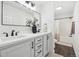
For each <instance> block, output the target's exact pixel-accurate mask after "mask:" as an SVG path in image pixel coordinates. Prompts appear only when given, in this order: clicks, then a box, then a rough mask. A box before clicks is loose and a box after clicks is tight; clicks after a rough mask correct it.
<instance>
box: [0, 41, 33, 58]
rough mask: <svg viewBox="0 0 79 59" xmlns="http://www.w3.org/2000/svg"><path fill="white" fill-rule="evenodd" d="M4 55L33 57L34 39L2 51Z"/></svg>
mask: <svg viewBox="0 0 79 59" xmlns="http://www.w3.org/2000/svg"><path fill="white" fill-rule="evenodd" d="M1 56H2V57H31V56H33V49H32V41H29V42H24V43H21V44H19V45H16V46H13V47H10V48H8V49H4V50H2V51H1Z"/></svg>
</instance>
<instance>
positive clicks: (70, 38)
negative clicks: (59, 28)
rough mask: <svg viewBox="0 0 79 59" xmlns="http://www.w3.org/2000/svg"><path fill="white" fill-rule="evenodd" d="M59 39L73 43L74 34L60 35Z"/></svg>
mask: <svg viewBox="0 0 79 59" xmlns="http://www.w3.org/2000/svg"><path fill="white" fill-rule="evenodd" d="M59 41H60V42H64V43H67V44H71V45H72V41H73V36H72V37H70V36H60V40H59Z"/></svg>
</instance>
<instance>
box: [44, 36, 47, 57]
mask: <svg viewBox="0 0 79 59" xmlns="http://www.w3.org/2000/svg"><path fill="white" fill-rule="evenodd" d="M43 41H44V48H43V49H44V56H45V55H46V54H47V53H48V39H47V35H45V36H43Z"/></svg>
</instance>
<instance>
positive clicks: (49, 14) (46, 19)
mask: <svg viewBox="0 0 79 59" xmlns="http://www.w3.org/2000/svg"><path fill="white" fill-rule="evenodd" d="M44 3H45V4H44V5H42V6H41V7H42V8H41V22H42V25H41V26H42V32H43V31H44V29H43V28H44V24H45V23H47V31H49V32H52V35H53V38H54V3H53V2H48V1H47V2H44ZM52 42H53V39H52V40H51V42H50V43H51V44H50V45H51V48H50V49H51V50H50V51H52V50H53V46H52V45H53V43H52Z"/></svg>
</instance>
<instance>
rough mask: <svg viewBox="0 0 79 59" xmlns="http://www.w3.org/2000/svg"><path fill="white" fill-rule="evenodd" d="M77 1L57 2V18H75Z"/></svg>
mask: <svg viewBox="0 0 79 59" xmlns="http://www.w3.org/2000/svg"><path fill="white" fill-rule="evenodd" d="M57 7H62V9H61V10H56V8H57ZM74 7H75V1H59V2H58V1H57V2H55V18H63V17H69V16H73V12H74Z"/></svg>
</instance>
